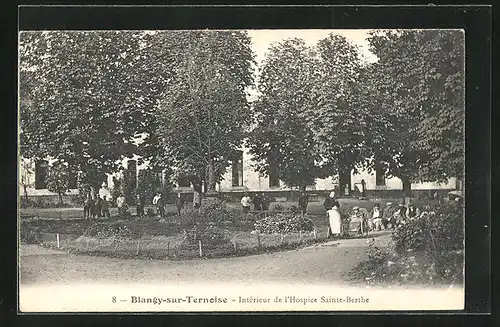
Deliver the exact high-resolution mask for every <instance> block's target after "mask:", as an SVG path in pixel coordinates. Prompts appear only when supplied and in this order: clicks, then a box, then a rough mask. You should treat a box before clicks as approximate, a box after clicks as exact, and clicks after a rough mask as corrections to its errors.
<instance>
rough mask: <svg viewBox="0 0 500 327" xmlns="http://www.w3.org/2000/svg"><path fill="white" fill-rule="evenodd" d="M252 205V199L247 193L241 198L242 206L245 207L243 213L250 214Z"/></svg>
mask: <svg viewBox="0 0 500 327" xmlns="http://www.w3.org/2000/svg"><path fill="white" fill-rule="evenodd" d="M251 203H252V199H251V198H250V196H249V195H248V193H245V195H243V197H242V198H241V206H242V207H243V213H244V214H247V213H249V212H250V204H251Z"/></svg>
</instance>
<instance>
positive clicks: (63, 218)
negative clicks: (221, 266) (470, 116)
mask: <svg viewBox="0 0 500 327" xmlns="http://www.w3.org/2000/svg"><path fill="white" fill-rule="evenodd" d="M388 201H389V200H378V201H376V202H378V203H379V204H380V205H381V206H384V205H385V203H387V202H388ZM339 202H340V205H341V209H342V210H349V209H350V208H352V207H353V206H359V207H362V208H366V209H368V210H370V209H371V208H372V206H373V205H374V203H375V201H372V200H358V199H339ZM392 202H395V201H394V200H392ZM277 204H278V203H273V204H272V205H271V208H270V209H271V210H273V208H275V207H276V205H277ZM279 205H280V206H282V207H283V208H285V209H286V208H289V207H291V206H294V205H297V203H296V202H279ZM417 205H419V204H417ZM189 206H190V204H188V207H189ZM228 206H229V207H232V208H238V209H241V207H240V205H239V204H238V203H229V204H228ZM147 208H149V207H147ZM147 208H146V209H147ZM151 208H152V207H151ZM130 211H131V213H132V217H131V218H130V219H125V220H123V219H119V217H118V216H117V209H116V208H112V209H111V215H112V217H111V218H109V219H96V220H92V221H89V220H84V219H82V213H83V210H82V209H81V208H55V209H32V208H30V209H22V210H21V211H20V215H21V235H22V239H23V238H24V240H26V234H27V233H28V232H29V231H36V233H37V235H38V236H37V238H36V239H35V240H34V242H35V243H37V242H38V243H42V244H44V245H48V246H56V234H60V235H59V247H60V248H62V249H66V250H68V251H74V252H79V253H88V254H94V255H106V256H117V257H136V256H141V257H147V258H152V259H165V258H169V259H182V258H195V257H199V256H200V255H199V244H198V245H190V246H187V245H186V244H185V242H183V241H184V235H183V226H181V224H180V222H179V221H178V220H177V219H176V217H177V216H176V214H175V213H176V208H175V207H174V206H173V205H168V206H167V208H166V212H167V213H168V214H167V215H168V216H167V218H166V219H165V221H164V222H160V221H159V220H158V219H157V218H156V217H145V218H137V216H135V207H133V206H132V207H131V208H130ZM307 215H308V217H309V218H310V219H311V220H312V221H313V224H314V226H315V230H316V232H315V233H313V232H304V233H300V234H299V233H295V234H287V235H257V234H255V233H253V232H252V231H253V229H254V228H253V227H254V226H253V221H250V220H246V219H244V218H243V217H242V219H241V220H240V221H238V222H236V223H234V224H229V223H228V224H227V225H226V226H225V228H224V230H225V233H226V237H227V240H228V241H227V242H225V243H222V244H217V245H214V244H202V256H203V257H220V256H232V255H245V254H255V253H261V252H269V251H276V250H283V249H291V248H297V247H300V246H302V245H304V244H312V243H316V242H324V241H326V240H327V238H326V236H327V231H328V220H327V218H326V214H325V209H324V208H323V206H322V202H311V203H309V206H308V212H307ZM95 224H98V225H107V224H119V225H120V226H126V227H127V228H128V229H129V230H130V231H132V232H133V233H134V234H135V235H137V237H134V238H132V239H124V238H123V239H116V238H104V239H102V238H101V239H98V238H95V237H86V236H84V233H85V231H86V230H87V229H88V228H89V227H90V226H91V225H95ZM31 241H33V240H31Z"/></svg>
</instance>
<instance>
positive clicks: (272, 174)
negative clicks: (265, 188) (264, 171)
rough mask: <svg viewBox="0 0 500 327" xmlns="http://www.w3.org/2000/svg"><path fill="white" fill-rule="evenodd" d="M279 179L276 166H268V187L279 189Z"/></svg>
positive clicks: (274, 164) (273, 164)
mask: <svg viewBox="0 0 500 327" xmlns="http://www.w3.org/2000/svg"><path fill="white" fill-rule="evenodd" d="M279 186H280V179H279V174H278V165H277V164H276V163H274V162H270V164H269V187H279Z"/></svg>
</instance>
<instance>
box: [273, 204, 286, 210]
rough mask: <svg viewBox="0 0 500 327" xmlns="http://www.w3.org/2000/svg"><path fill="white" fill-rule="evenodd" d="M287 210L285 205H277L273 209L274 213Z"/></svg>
mask: <svg viewBox="0 0 500 327" xmlns="http://www.w3.org/2000/svg"><path fill="white" fill-rule="evenodd" d="M283 210H285V207H283V205H281V204H279V203H276V205H275V206H274V207H273V211H283Z"/></svg>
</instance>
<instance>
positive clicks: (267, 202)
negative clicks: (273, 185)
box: [261, 192, 272, 211]
mask: <svg viewBox="0 0 500 327" xmlns="http://www.w3.org/2000/svg"><path fill="white" fill-rule="evenodd" d="M261 199H262V210H264V211H268V210H269V206H270V205H271V202H272V201H271V198H270V197H269V196H268V195H267V194H266V193H264V192H262V194H261Z"/></svg>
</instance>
